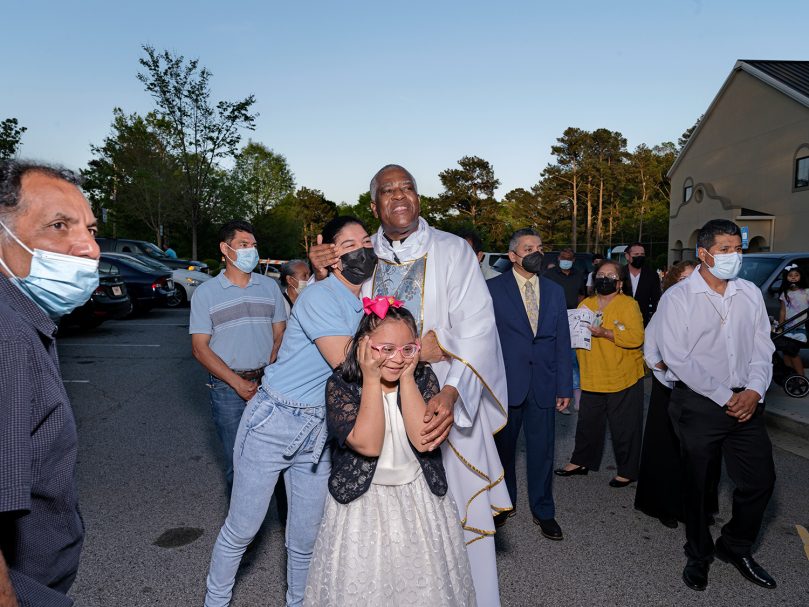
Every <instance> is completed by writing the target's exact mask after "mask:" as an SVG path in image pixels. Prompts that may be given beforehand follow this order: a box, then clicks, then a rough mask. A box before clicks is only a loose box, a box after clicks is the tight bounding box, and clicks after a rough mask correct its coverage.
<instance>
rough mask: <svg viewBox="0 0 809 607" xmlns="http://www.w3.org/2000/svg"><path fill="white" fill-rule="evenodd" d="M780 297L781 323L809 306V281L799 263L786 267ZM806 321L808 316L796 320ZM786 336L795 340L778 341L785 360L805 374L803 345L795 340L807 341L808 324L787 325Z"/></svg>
mask: <svg viewBox="0 0 809 607" xmlns="http://www.w3.org/2000/svg"><path fill="white" fill-rule="evenodd" d="M779 299H780V300H781V314H780V316H779V322H780V323H783V322H784V321H785V320H786V319H788V318H792V317H793V316H795V315H796V314H800V313H801V312H803V311H804V310H806V309H807V308H809V281H807V279H806V274H805V273H804V271H803V270H802V269H801V268H800V267H798V265H797V264H792V265H789V266H787V267H786V268H784V277H783V279H782V281H781V296H780V298H779ZM805 321H806V316H802V317H801V318H799V319H797V320H796V322H804V323H805ZM784 337H787V338H789V339H791V340H794V341H793V342H789V341H787V340H781V341H780V342H777V345H778V349H779V350H781V352H782V353H783V354H784V362H785V363H786V364H788V365H789V366H790V367H792V368H793V369H794V370H795V373H797V374H799V375H803V361H802V360H801V347H800V346H799V345H798V344H796V343H794V342H795V341H798V342H803V343H806V324H802V325H800V326H799V327H795V326H787V327H786V329H785V330H784Z"/></svg>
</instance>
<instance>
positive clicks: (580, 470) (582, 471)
mask: <svg viewBox="0 0 809 607" xmlns="http://www.w3.org/2000/svg"><path fill="white" fill-rule="evenodd" d="M588 472H590V471H589V470H588V469H587V467H586V466H576V467H575V468H573V470H565V469H564V468H557V469H556V470H554V471H553V473H554V474H555V475H556V476H575V475H577V474H581V475H585V474H587V473H588Z"/></svg>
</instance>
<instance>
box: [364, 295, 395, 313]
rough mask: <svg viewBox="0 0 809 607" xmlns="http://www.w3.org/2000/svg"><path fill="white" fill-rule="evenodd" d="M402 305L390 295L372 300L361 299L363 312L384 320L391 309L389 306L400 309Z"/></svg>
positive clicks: (379, 296)
mask: <svg viewBox="0 0 809 607" xmlns="http://www.w3.org/2000/svg"><path fill="white" fill-rule="evenodd" d="M403 305H404V302H403V301H399V300H398V299H396V298H395V297H392V296H390V295H377V296H376V297H374V298H373V299H371V298H370V297H363V298H362V309H363V310H364V311H365V313H366V314H371V313H372V312H373V313H374V314H376V315H377V316H379V318H385V316H387V315H388V310H389V309H390V308H391V306H393V307H394V308H401V307H402V306H403Z"/></svg>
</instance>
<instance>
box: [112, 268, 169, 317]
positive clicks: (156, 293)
mask: <svg viewBox="0 0 809 607" xmlns="http://www.w3.org/2000/svg"><path fill="white" fill-rule="evenodd" d="M98 267H99V270H100V271H105V272H108V271H109V268H110V267H115V268H117V269H118V271H119V273H120V275H121V278H123V280H124V283H126V288H127V291H129V297H130V299H131V300H132V313H133V314H134V313H138V312H146V311H147V310H151V309H152V308H153V307H155V306H158V305H163V304H165V303H166V301H167V300H168V298H169V296H171V295H174V289H175V287H174V279H173V278H172V275H171V271H170V270H158V269H155V268H154V267H151V266H148V265H146V264H145V263H143V262H142V261H140V260H139V259H135V258H134V257H131V256H127V255H121V254H116V253H102V254H101V260H100V261H99V264H98Z"/></svg>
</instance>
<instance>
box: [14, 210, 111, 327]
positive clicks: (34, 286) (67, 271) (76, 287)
mask: <svg viewBox="0 0 809 607" xmlns="http://www.w3.org/2000/svg"><path fill="white" fill-rule="evenodd" d="M0 226H2V227H3V229H4V230H5V231H6V232H8V233H9V235H10V236H11V237H12V238H13V239H14V240H15V241H17V244H19V245H20V246H21V247H22V248H23V249H25V250H26V251H28V252H29V253H30V254H31V270H30V271H29V272H28V276H25V277H24V278H19V277H17V276H15V275H14V273H13V272H12V271H11V268H9V267H8V265H6V262H5V261H3V260H2V259H0V265H2V266H3V268H4V269H5V270H6V272H8V274H9V276H10V278H11V282H13V283H14V284H15V285H17V288H18V289H19V290H20V291H22V292H23V293H25V295H27V296H28V297H29V298H30V299H31V300H32V301H33V302H34V303H35V304H37V305H38V306H39V307H40V308H42V309H43V310H44V311H45V313H46V314H48V316H50V317H51V318H53V319H57V318H59V317H60V316H64V315H65V314H69V313H70V312H72V311H73V310H75V309H76V308H78V307H79V306H81V305H83V304H84V303H86V302H87V300H88V299H90V296H91V295H92V294H93V291H95V290H96V289H97V288H98V260H97V259H88V258H86V257H76V256H75V255H64V254H62V253H53V252H51V251H43V250H41V249H34V250H33V251H32V250H31V249H29V248H28V247H27V246H25V245H24V244H23V243H22V241H21V240H20V239H19V238H17V237H16V236H15V235H14V233H13V232H12V231H11V230H9V229H8V227H7V226H6V224H4V223H3V222H2V221H0Z"/></svg>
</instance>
